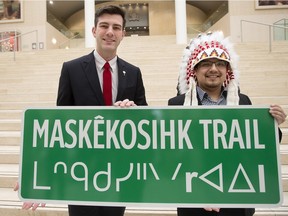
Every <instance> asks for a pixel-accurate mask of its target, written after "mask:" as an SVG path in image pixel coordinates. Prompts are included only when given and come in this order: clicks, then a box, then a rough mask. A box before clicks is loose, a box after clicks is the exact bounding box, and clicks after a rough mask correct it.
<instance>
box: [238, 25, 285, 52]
mask: <svg viewBox="0 0 288 216" xmlns="http://www.w3.org/2000/svg"><path fill="white" fill-rule="evenodd" d="M240 22H241V25H240V31H241V42H242V43H243V29H242V23H243V22H248V23H253V24H257V25H263V26H268V27H269V52H271V49H272V40H271V28H272V27H276V28H283V29H288V27H284V26H278V25H274V24H273V25H271V24H266V23H260V22H255V21H250V20H241V21H240Z"/></svg>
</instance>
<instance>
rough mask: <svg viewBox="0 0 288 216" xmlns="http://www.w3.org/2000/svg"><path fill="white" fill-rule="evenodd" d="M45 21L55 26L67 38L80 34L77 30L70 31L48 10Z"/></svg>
mask: <svg viewBox="0 0 288 216" xmlns="http://www.w3.org/2000/svg"><path fill="white" fill-rule="evenodd" d="M47 22H48V23H49V24H51V25H52V26H53V27H54V28H56V29H57V30H58V31H59V32H61V33H62V34H63V35H65V36H66V37H67V38H72V37H73V38H74V37H75V35H78V36H80V34H79V32H76V33H75V32H72V31H70V30H69V29H68V28H67V27H66V26H65V25H64V24H63V23H62V22H61V21H60V20H58V19H57V18H56V17H55V16H54V15H53V14H52V13H51V12H50V11H48V10H47Z"/></svg>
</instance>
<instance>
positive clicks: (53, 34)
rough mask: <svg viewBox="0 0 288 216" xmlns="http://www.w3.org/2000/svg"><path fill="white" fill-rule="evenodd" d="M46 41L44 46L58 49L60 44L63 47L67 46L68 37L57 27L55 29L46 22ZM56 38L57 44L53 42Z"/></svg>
mask: <svg viewBox="0 0 288 216" xmlns="http://www.w3.org/2000/svg"><path fill="white" fill-rule="evenodd" d="M46 31H47V35H46V43H45V46H46V47H44V48H45V49H58V48H59V47H60V46H61V48H65V47H66V45H69V44H65V42H67V41H68V38H67V37H65V36H64V35H63V34H62V33H61V32H59V31H58V30H57V29H55V28H54V27H53V26H52V25H50V24H49V23H47V22H46ZM53 39H55V40H56V44H54V43H52V40H53Z"/></svg>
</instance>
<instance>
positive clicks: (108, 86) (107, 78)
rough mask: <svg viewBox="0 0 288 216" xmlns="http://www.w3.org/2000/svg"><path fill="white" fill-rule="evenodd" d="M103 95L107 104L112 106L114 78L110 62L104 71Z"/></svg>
mask: <svg viewBox="0 0 288 216" xmlns="http://www.w3.org/2000/svg"><path fill="white" fill-rule="evenodd" d="M103 97H104V102H105V105H106V106H112V79H111V72H110V64H109V62H106V63H105V65H104V72H103Z"/></svg>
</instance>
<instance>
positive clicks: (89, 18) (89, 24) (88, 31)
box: [84, 0, 96, 48]
mask: <svg viewBox="0 0 288 216" xmlns="http://www.w3.org/2000/svg"><path fill="white" fill-rule="evenodd" d="M84 13H85V47H86V48H95V45H96V43H95V38H94V36H93V34H92V28H93V26H94V17H95V3H94V0H85V1H84Z"/></svg>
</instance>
